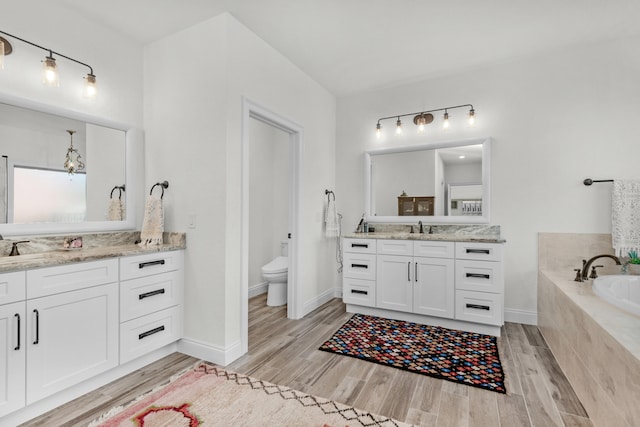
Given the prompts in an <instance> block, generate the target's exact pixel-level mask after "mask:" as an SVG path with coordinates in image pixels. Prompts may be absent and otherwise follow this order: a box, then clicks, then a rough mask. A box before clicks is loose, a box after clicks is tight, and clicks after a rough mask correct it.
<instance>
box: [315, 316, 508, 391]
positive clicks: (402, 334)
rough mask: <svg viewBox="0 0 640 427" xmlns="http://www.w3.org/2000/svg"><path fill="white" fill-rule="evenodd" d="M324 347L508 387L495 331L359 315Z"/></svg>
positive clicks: (413, 369)
mask: <svg viewBox="0 0 640 427" xmlns="http://www.w3.org/2000/svg"><path fill="white" fill-rule="evenodd" d="M320 350H323V351H328V352H331V353H337V354H342V355H345V356H351V357H355V358H358V359H362V360H366V361H369V362H374V363H379V364H381V365H386V366H393V367H394V368H400V369H404V370H407V371H411V372H416V373H419V374H423V375H428V376H431V377H435V378H441V379H444V380H449V381H453V382H457V383H460V384H466V385H470V386H473V387H479V388H483V389H485V390H491V391H495V392H498V393H506V392H507V390H506V388H505V386H504V372H503V370H502V364H501V363H500V357H499V355H498V345H497V340H496V337H494V336H491V335H483V334H474V333H471V332H464V331H458V330H455V329H447V328H442V327H438V326H427V325H419V324H417V323H411V322H403V321H401V320H391V319H383V318H381V317H375V316H367V315H364V314H355V315H354V316H353V317H352V318H351V319H350V320H349V321H348V322H347V323H345V324H344V325H343V326H342V327H341V328H340V329H338V331H337V332H336V333H335V334H334V335H333V336H332V337H331V338H330V339H329V340H328V341H326V342H325V343H324V344H322V346H321V347H320Z"/></svg>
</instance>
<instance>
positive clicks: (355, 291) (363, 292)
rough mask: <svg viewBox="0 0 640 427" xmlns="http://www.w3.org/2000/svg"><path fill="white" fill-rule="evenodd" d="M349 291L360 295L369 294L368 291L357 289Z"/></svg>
mask: <svg viewBox="0 0 640 427" xmlns="http://www.w3.org/2000/svg"><path fill="white" fill-rule="evenodd" d="M351 293H352V294H360V295H369V292H367V291H361V290H359V289H351Z"/></svg>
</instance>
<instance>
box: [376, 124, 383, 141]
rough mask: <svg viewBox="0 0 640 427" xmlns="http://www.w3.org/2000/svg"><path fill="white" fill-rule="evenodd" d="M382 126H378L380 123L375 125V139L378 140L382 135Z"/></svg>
mask: <svg viewBox="0 0 640 427" xmlns="http://www.w3.org/2000/svg"><path fill="white" fill-rule="evenodd" d="M381 129H382V126H380V122H378V124H377V125H376V138H378V139H379V138H380V135H381V134H382V131H381Z"/></svg>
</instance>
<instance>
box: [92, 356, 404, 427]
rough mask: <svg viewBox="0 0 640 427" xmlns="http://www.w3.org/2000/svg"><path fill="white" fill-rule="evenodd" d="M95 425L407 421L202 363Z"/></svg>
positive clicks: (321, 425)
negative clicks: (375, 413)
mask: <svg viewBox="0 0 640 427" xmlns="http://www.w3.org/2000/svg"><path fill="white" fill-rule="evenodd" d="M90 426H91V427H98V426H99V427H116V426H118V427H120V426H131V427H134V426H135V427H169V426H171V427H178V426H185V427H187V426H189V427H196V426H296V427H297V426H318V427H338V426H339V427H345V426H349V427H355V426H384V427H390V426H398V427H400V426H403V427H404V426H408V424H405V423H402V422H399V421H396V420H393V419H390V418H386V417H382V416H378V415H374V414H371V413H369V412H366V411H361V410H359V409H355V408H353V407H350V406H346V405H342V404H340V403H336V402H333V401H331V400H328V399H323V398H320V397H315V396H311V395H309V394H306V393H302V392H300V391H297V390H292V389H290V388H288V387H284V386H279V385H275V384H271V383H268V382H266V381H262V380H258V379H255V378H251V377H247V376H245V375H241V374H236V373H233V372H229V371H225V370H224V369H221V368H217V367H215V366H211V365H207V364H204V363H203V364H199V365H198V366H196V367H195V368H194V369H191V370H189V371H188V372H185V373H184V374H182V375H181V376H179V377H178V378H177V379H175V380H173V381H171V382H170V383H169V384H167V385H165V386H163V387H162V388H161V389H159V390H156V391H154V392H152V393H150V394H147V395H145V396H142V397H140V398H138V399H137V400H136V401H135V402H133V403H131V404H129V405H128V406H127V407H125V408H114V409H112V410H111V411H109V412H108V413H106V414H104V415H103V416H102V417H101V418H100V419H98V420H96V421H94V422H92V423H91V424H90Z"/></svg>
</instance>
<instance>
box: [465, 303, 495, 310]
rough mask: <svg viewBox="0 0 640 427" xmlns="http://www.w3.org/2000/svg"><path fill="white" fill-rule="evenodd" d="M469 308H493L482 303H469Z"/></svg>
mask: <svg viewBox="0 0 640 427" xmlns="http://www.w3.org/2000/svg"><path fill="white" fill-rule="evenodd" d="M467 308H477V309H478V310H487V311H489V310H491V307H489V306H488V305H480V304H467Z"/></svg>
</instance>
